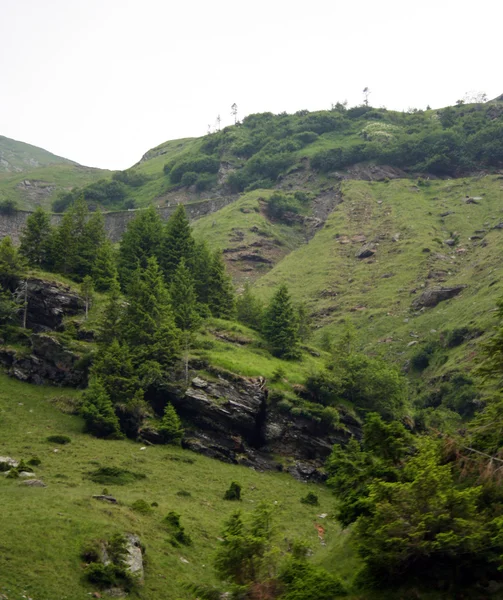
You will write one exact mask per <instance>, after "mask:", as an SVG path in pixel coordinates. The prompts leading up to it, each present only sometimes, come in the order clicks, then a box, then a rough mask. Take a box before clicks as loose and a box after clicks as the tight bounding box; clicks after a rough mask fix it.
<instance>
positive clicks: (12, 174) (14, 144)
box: [0, 136, 109, 210]
mask: <svg viewBox="0 0 503 600" xmlns="http://www.w3.org/2000/svg"><path fill="white" fill-rule="evenodd" d="M107 175H109V171H104V170H102V169H93V168H90V167H83V166H81V165H79V164H78V163H76V162H74V161H72V160H68V159H67V158H62V157H61V156H56V155H55V154H52V153H51V152H48V151H47V150H44V149H43V148H38V147H37V146H32V145H31V144H25V143H24V142H18V141H17V140H12V139H10V138H7V137H5V136H0V202H2V201H5V200H13V201H14V202H15V203H16V205H17V206H18V207H19V208H22V209H27V210H30V209H33V208H35V207H37V206H43V207H44V208H47V209H50V208H51V204H52V202H53V200H54V199H55V198H56V197H57V196H58V194H59V193H60V192H64V191H69V190H71V189H73V188H74V187H81V186H86V185H88V184H90V183H92V182H94V181H97V180H98V179H100V178H102V177H104V176H107Z"/></svg>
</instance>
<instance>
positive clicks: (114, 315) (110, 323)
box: [98, 280, 125, 344]
mask: <svg viewBox="0 0 503 600" xmlns="http://www.w3.org/2000/svg"><path fill="white" fill-rule="evenodd" d="M124 315H125V306H124V303H123V301H122V298H121V293H120V287H119V283H118V282H117V280H114V281H112V283H111V287H110V292H109V295H108V301H107V303H106V305H105V310H104V311H103V316H102V319H101V321H100V324H99V335H98V341H99V342H102V343H103V344H111V343H112V342H113V341H114V340H118V339H119V337H120V335H121V332H122V325H123V318H124Z"/></svg>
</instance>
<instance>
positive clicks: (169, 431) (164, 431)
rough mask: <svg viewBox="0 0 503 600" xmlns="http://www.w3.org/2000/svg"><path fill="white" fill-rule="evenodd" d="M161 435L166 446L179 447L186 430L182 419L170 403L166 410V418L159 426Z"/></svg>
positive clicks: (164, 417)
mask: <svg viewBox="0 0 503 600" xmlns="http://www.w3.org/2000/svg"><path fill="white" fill-rule="evenodd" d="M159 433H160V434H161V435H162V438H163V440H164V442H165V443H166V444H174V445H178V444H180V441H181V439H182V437H183V433H184V430H183V427H182V423H181V421H180V417H179V416H178V415H177V413H176V410H175V409H174V407H173V405H172V404H170V403H169V402H168V404H166V407H165V409H164V416H163V418H162V421H161V424H160V425H159Z"/></svg>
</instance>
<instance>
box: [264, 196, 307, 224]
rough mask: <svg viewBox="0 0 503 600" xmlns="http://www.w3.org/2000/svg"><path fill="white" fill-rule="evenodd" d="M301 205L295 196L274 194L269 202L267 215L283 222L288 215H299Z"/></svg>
mask: <svg viewBox="0 0 503 600" xmlns="http://www.w3.org/2000/svg"><path fill="white" fill-rule="evenodd" d="M299 212H300V204H299V202H298V201H297V200H296V199H295V197H294V196H293V195H290V194H288V195H287V194H282V193H281V192H274V194H272V196H270V197H269V199H268V201H267V214H268V215H269V217H271V218H272V219H277V220H278V221H282V220H284V219H285V217H286V216H287V214H288V213H290V214H298V213H299Z"/></svg>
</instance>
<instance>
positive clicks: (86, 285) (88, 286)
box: [80, 275, 94, 319]
mask: <svg viewBox="0 0 503 600" xmlns="http://www.w3.org/2000/svg"><path fill="white" fill-rule="evenodd" d="M80 291H81V293H82V296H83V297H84V305H85V309H86V319H87V317H88V316H89V306H90V305H91V303H92V301H93V292H94V284H93V280H92V279H91V277H90V276H89V275H86V276H85V277H84V279H83V280H82V284H81V286H80Z"/></svg>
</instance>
